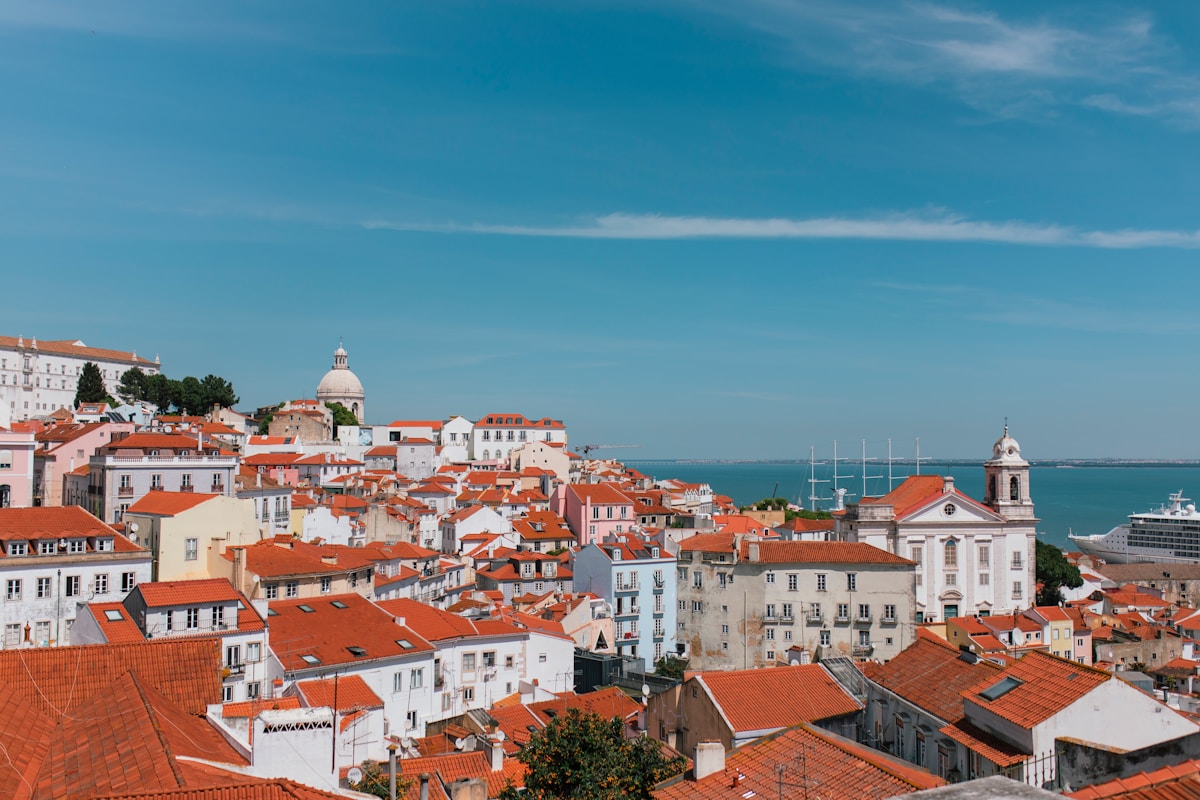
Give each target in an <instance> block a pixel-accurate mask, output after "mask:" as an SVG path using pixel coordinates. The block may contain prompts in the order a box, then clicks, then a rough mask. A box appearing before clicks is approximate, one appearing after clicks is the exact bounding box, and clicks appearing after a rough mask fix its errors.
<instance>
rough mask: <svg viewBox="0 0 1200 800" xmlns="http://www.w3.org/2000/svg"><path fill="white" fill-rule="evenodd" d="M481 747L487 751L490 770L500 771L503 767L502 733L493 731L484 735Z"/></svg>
mask: <svg viewBox="0 0 1200 800" xmlns="http://www.w3.org/2000/svg"><path fill="white" fill-rule="evenodd" d="M483 748H484V751H485V752H486V753H487V757H488V761H489V763H490V764H491V767H492V772H500V771H502V770H503V769H504V734H502V733H493V734H491V735H490V736H486V737H484V740H483Z"/></svg>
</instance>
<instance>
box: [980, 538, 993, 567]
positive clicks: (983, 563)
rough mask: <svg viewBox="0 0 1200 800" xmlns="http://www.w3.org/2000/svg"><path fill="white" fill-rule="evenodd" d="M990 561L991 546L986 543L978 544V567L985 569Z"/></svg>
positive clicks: (989, 564)
mask: <svg viewBox="0 0 1200 800" xmlns="http://www.w3.org/2000/svg"><path fill="white" fill-rule="evenodd" d="M991 563H992V548H991V547H989V546H988V545H986V544H981V545H979V568H980V569H987V568H988V567H989V566H991Z"/></svg>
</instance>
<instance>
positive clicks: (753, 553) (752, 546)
mask: <svg viewBox="0 0 1200 800" xmlns="http://www.w3.org/2000/svg"><path fill="white" fill-rule="evenodd" d="M747 551H748V552H749V554H750V561H751V562H752V563H753V562H757V561H758V542H747ZM721 752H725V751H724V750H722V751H721Z"/></svg>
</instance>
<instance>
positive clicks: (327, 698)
mask: <svg viewBox="0 0 1200 800" xmlns="http://www.w3.org/2000/svg"><path fill="white" fill-rule="evenodd" d="M296 691H298V692H299V693H300V694H301V695H302V696H303V697H304V700H305V702H306V703H308V705H309V706H310V707H318V706H328V707H329V708H333V704H334V698H335V697H336V698H337V710H338V711H339V712H340V711H352V710H355V709H360V708H383V701H382V700H380V699H379V695H377V694H375V692H373V691H371V687H369V686H367V683H366V681H364V680H363V679H362V678H361V677H359V676H358V675H347V676H345V677H343V678H338V679H336V681H335V679H333V678H325V679H322V680H314V681H300V682H299V683H297V684H296Z"/></svg>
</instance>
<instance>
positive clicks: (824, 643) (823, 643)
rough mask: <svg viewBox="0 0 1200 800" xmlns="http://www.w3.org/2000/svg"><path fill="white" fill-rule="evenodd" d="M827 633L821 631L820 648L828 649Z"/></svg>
mask: <svg viewBox="0 0 1200 800" xmlns="http://www.w3.org/2000/svg"><path fill="white" fill-rule="evenodd" d="M829 641H830V639H829V631H821V647H829Z"/></svg>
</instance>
